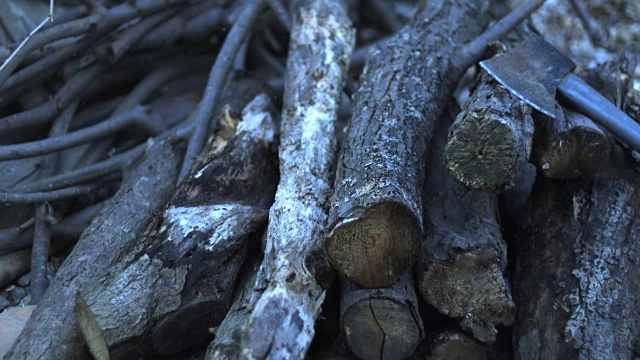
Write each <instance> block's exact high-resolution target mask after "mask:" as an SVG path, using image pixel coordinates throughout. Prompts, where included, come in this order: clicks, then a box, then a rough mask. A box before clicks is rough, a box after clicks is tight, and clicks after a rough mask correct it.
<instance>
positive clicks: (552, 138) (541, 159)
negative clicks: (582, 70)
mask: <svg viewBox="0 0 640 360" xmlns="http://www.w3.org/2000/svg"><path fill="white" fill-rule="evenodd" d="M557 114H558V116H557V118H556V119H551V118H549V117H547V116H545V115H543V114H536V118H537V121H536V122H537V126H536V131H537V133H536V151H534V154H533V156H532V161H533V162H534V163H535V164H537V165H538V168H539V169H540V170H541V172H542V174H543V175H544V176H546V177H548V178H551V179H575V178H577V177H580V176H583V175H588V176H593V175H595V174H597V173H598V172H600V171H602V170H604V169H605V168H606V167H607V164H608V162H609V153H610V151H611V141H610V139H609V137H608V135H607V134H606V133H605V132H604V131H603V130H602V129H601V128H600V127H599V126H598V125H596V124H595V123H594V122H593V121H591V119H589V118H588V117H586V116H584V115H582V114H580V113H578V112H575V111H572V110H569V109H561V108H559V109H558V111H557Z"/></svg>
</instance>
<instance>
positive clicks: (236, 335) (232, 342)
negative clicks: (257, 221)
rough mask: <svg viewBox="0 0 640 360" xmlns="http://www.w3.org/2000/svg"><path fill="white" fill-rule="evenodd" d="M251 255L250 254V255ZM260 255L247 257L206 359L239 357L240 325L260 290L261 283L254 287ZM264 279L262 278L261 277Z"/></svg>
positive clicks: (247, 316) (246, 317) (254, 302)
mask: <svg viewBox="0 0 640 360" xmlns="http://www.w3.org/2000/svg"><path fill="white" fill-rule="evenodd" d="M250 256H251V255H250ZM261 262H262V257H260V258H258V257H257V256H253V259H251V258H248V259H247V261H246V264H245V269H244V270H243V271H244V274H243V275H241V276H240V280H239V281H238V286H237V287H236V290H235V291H234V295H233V297H234V300H233V304H232V305H231V307H230V308H229V312H228V313H227V316H225V318H224V320H222V322H221V323H220V325H219V326H218V327H217V328H215V338H214V339H213V341H212V342H211V344H209V347H208V349H207V354H206V355H205V359H206V360H217V359H239V358H240V356H241V348H240V334H241V331H242V327H243V326H244V325H245V324H246V323H247V320H248V319H249V316H250V315H251V312H252V311H253V308H254V307H255V305H256V302H258V299H259V298H260V295H262V292H263V291H262V290H261V289H264V288H263V286H264V285H261V286H260V287H256V280H257V275H258V270H259V269H260V263H261ZM263 280H264V279H263Z"/></svg>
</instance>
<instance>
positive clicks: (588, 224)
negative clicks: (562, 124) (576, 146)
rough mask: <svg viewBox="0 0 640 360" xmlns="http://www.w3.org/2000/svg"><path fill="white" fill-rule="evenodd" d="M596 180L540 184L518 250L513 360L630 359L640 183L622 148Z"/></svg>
mask: <svg viewBox="0 0 640 360" xmlns="http://www.w3.org/2000/svg"><path fill="white" fill-rule="evenodd" d="M612 150H614V151H612V159H611V161H610V162H609V163H610V166H609V168H608V169H607V170H606V171H604V172H602V173H600V174H598V175H596V176H595V178H581V179H576V180H554V179H546V178H544V177H540V176H539V177H538V178H537V180H536V183H535V185H534V189H533V195H532V198H531V200H530V203H529V206H528V209H527V212H526V214H525V217H524V221H523V224H522V227H521V229H520V231H519V234H518V242H517V243H516V244H515V245H516V246H515V249H514V250H515V251H516V256H517V260H516V264H515V269H516V271H515V274H514V297H515V301H516V305H517V306H516V308H517V315H516V319H517V320H516V323H515V324H514V339H513V344H514V348H515V359H523V360H524V359H632V358H636V357H637V356H638V350H639V347H638V334H639V333H640V320H639V319H640V263H638V261H637V259H638V258H639V257H640V242H638V239H639V238H640V197H639V196H638V194H639V189H640V177H639V176H638V164H637V163H636V162H635V161H634V160H633V158H632V157H631V156H629V155H627V154H625V153H624V151H622V149H621V148H620V147H618V146H617V145H616V146H615V147H614V148H613V149H612Z"/></svg>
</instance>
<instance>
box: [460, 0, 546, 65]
mask: <svg viewBox="0 0 640 360" xmlns="http://www.w3.org/2000/svg"><path fill="white" fill-rule="evenodd" d="M543 3H544V0H531V1H523V2H522V4H520V5H519V6H518V7H517V8H515V9H514V10H513V11H511V12H510V13H509V14H507V15H506V16H505V17H503V18H502V19H500V20H499V21H498V22H497V23H495V24H493V25H492V26H491V27H489V28H488V29H487V30H485V31H484V32H483V33H482V34H480V35H479V36H478V37H476V38H475V39H474V40H472V41H470V42H469V43H467V44H466V45H465V46H463V47H461V48H460V49H459V50H458V51H457V52H456V54H455V56H453V60H452V61H453V65H454V66H455V67H456V68H457V69H466V68H468V67H469V66H471V65H472V64H473V63H475V62H477V61H478V60H480V59H481V57H482V54H483V53H484V52H485V50H486V49H487V46H488V45H489V43H490V42H492V41H496V40H499V39H501V38H503V37H504V36H505V35H507V34H508V33H509V32H510V31H511V30H513V29H514V28H515V27H516V26H518V24H520V23H521V22H522V21H523V20H524V19H526V18H527V17H528V16H529V15H531V13H533V12H534V11H536V9H538V8H539V7H540V6H541V5H542V4H543Z"/></svg>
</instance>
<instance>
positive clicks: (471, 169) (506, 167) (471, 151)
mask: <svg viewBox="0 0 640 360" xmlns="http://www.w3.org/2000/svg"><path fill="white" fill-rule="evenodd" d="M515 134H517V130H516V129H514V128H513V127H512V125H511V122H509V121H506V120H504V119H502V118H501V116H500V115H499V114H495V113H488V112H485V111H483V110H482V109H481V110H480V111H467V112H463V113H461V114H460V115H459V116H458V119H457V120H456V123H455V124H454V125H453V127H452V129H451V134H450V136H449V142H448V143H447V146H446V148H445V153H444V154H445V164H446V167H447V170H448V171H449V173H450V174H451V175H452V176H453V177H454V178H455V179H457V180H458V181H459V182H461V183H462V184H464V185H465V186H467V187H470V188H473V189H482V190H489V189H494V188H497V187H501V186H503V185H504V184H509V183H510V182H511V178H512V177H513V174H515V173H516V172H517V170H518V168H519V166H521V165H522V163H523V162H524V161H525V160H526V158H523V150H522V149H524V148H525V145H524V144H521V142H522V140H521V139H518V138H517V137H516V136H515Z"/></svg>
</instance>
